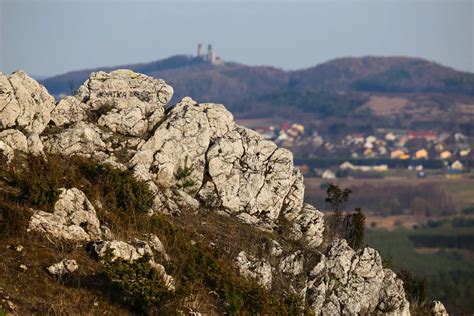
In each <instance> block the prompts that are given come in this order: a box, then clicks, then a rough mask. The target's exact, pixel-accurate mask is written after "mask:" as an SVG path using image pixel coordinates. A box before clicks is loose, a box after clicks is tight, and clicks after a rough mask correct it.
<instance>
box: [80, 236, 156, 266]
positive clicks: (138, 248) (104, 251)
mask: <svg viewBox="0 0 474 316" xmlns="http://www.w3.org/2000/svg"><path fill="white" fill-rule="evenodd" d="M89 248H90V251H91V252H92V254H93V255H94V256H96V257H97V258H99V259H103V258H105V257H106V256H107V255H108V254H109V253H110V255H111V256H112V257H111V258H109V259H110V260H111V261H115V260H117V259H123V260H127V261H132V260H137V259H139V258H141V257H143V256H144V255H149V256H150V257H153V251H152V250H151V248H150V246H149V245H148V243H147V242H145V241H143V240H137V239H135V240H134V241H132V242H130V243H126V242H124V241H120V240H111V241H103V240H101V241H97V242H94V243H92V244H91V245H90V247H89Z"/></svg>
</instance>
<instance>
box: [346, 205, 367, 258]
mask: <svg viewBox="0 0 474 316" xmlns="http://www.w3.org/2000/svg"><path fill="white" fill-rule="evenodd" d="M343 227H344V229H345V231H344V238H345V239H346V240H347V242H348V243H349V246H351V247H352V248H353V249H359V248H361V247H362V246H363V245H364V236H365V215H364V213H363V212H362V209H361V208H359V207H358V208H356V209H355V213H353V214H348V215H347V216H346V218H345V225H343Z"/></svg>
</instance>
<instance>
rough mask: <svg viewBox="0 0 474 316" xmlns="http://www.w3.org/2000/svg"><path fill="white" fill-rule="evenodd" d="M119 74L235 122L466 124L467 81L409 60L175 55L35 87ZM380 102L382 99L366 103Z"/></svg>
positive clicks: (471, 110) (471, 108)
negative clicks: (161, 82)
mask: <svg viewBox="0 0 474 316" xmlns="http://www.w3.org/2000/svg"><path fill="white" fill-rule="evenodd" d="M119 68H128V69H132V70H134V71H137V72H140V73H144V74H146V75H149V76H152V77H155V78H163V79H165V80H166V81H167V82H168V83H170V84H171V85H172V86H173V87H174V90H175V97H174V99H173V100H172V102H175V101H177V100H178V99H180V98H181V97H183V96H191V97H193V98H194V99H196V100H198V101H199V102H208V101H209V102H210V101H212V102H221V103H224V104H226V106H227V107H229V108H230V109H231V110H232V112H233V113H235V114H236V115H237V116H238V117H246V118H251V117H270V116H280V117H286V118H288V119H293V120H305V119H321V118H334V119H336V120H337V119H339V120H340V119H341V118H344V117H349V116H350V117H351V118H352V119H357V117H360V118H361V120H364V117H365V119H366V117H367V115H377V113H390V115H391V116H390V117H388V118H387V117H385V119H387V120H390V122H391V123H390V124H399V123H400V122H399V121H400V120H402V123H403V124H405V123H406V124H408V125H409V124H414V122H418V121H423V122H424V123H423V124H425V123H426V122H427V121H428V125H429V124H430V123H429V122H431V123H433V124H438V123H439V122H440V121H441V122H445V123H446V124H448V125H449V124H451V125H452V123H453V122H452V120H453V117H452V116H449V117H446V116H443V115H442V112H444V111H450V112H451V113H457V114H459V115H458V116H460V120H461V121H463V120H464V123H466V122H467V123H469V122H472V119H473V118H474V117H473V115H474V74H472V73H467V72H460V71H456V70H454V69H452V68H449V67H445V66H442V65H440V64H437V63H434V62H429V61H427V60H423V59H419V58H410V57H347V58H338V59H334V60H331V61H328V62H325V63H322V64H319V65H317V66H314V67H311V68H307V69H302V70H296V71H284V70H282V69H278V68H274V67H268V66H246V65H242V64H238V63H225V64H224V65H222V66H215V65H211V64H209V63H207V62H205V61H203V60H201V59H199V58H196V57H192V56H185V55H177V56H173V57H170V58H167V59H163V60H159V61H155V62H150V63H142V64H130V65H119V66H115V67H100V68H97V69H87V70H80V71H73V72H68V73H65V74H62V75H58V76H54V77H51V78H48V79H45V80H42V81H41V83H42V84H44V85H45V86H46V87H47V88H48V90H49V91H50V92H51V93H52V94H54V95H56V96H59V95H61V94H71V93H72V92H73V91H74V89H75V88H77V87H78V86H79V85H80V84H82V83H83V82H84V81H85V80H86V79H87V77H88V76H89V74H90V73H91V72H93V71H97V70H104V71H110V70H113V69H119ZM380 95H383V96H384V98H385V99H384V98H377V99H371V97H372V96H380ZM387 97H389V98H395V97H396V98H397V100H403V101H401V103H402V104H406V105H407V106H406V107H398V108H397V109H396V111H383V110H380V108H383V107H386V106H387V104H391V103H393V102H387V103H383V102H382V103H381V102H380V100H388V99H386V98H387ZM374 100H375V101H374ZM389 101H390V100H389ZM464 114H466V115H467V116H464ZM466 120H467V121H466ZM395 121H397V122H399V123H396V122H395ZM448 121H449V122H448ZM436 122H438V123H436ZM346 123H347V122H346ZM461 123H462V122H461ZM383 124H387V122H385V121H384V123H383ZM425 125H426V124H425Z"/></svg>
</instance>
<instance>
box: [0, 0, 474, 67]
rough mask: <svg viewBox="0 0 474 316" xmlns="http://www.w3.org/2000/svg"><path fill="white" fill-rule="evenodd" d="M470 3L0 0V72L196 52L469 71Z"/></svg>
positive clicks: (244, 59)
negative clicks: (411, 61)
mask: <svg viewBox="0 0 474 316" xmlns="http://www.w3.org/2000/svg"><path fill="white" fill-rule="evenodd" d="M473 16H474V0H444V1H413V0H412V1H408V0H393V1H384V0H373V1H368V0H366V1H348V0H347V1H343V0H332V1H317V0H313V1H297V0H296V1H295V0H293V1H278V0H271V1H270V0H257V1H238V0H234V1H224V0H221V1H209V0H207V1H206V0H194V1H184V0H181V1H179V0H173V1H158V0H157V1H132V0H130V1H112V0H105V1H104V0H102V1H97V0H94V1H77V0H64V1H58V0H54V1H53V0H44V1H39V0H38V1H34V0H30V1H27V0H0V30H1V31H0V71H3V72H6V73H9V72H11V71H13V70H15V69H24V70H26V71H27V72H29V73H30V74H33V75H53V74H58V73H63V72H66V71H69V70H75V69H82V68H90V67H97V66H112V65H120V64H127V63H135V62H147V61H153V60H157V59H162V58H165V57H169V56H171V55H174V54H195V51H196V44H197V43H198V42H202V43H204V44H207V43H212V44H213V45H214V47H215V49H216V51H217V54H218V55H219V56H221V57H222V58H223V59H224V60H228V61H237V62H241V63H245V64H251V65H261V64H265V65H272V66H276V67H281V68H285V69H298V68H304V67H309V66H313V65H315V64H317V63H321V62H324V61H327V60H329V59H333V58H336V57H343V56H363V55H406V56H417V57H423V58H426V59H429V60H432V61H437V62H440V63H442V64H445V65H448V66H451V67H454V68H456V69H459V70H466V71H471V72H474V38H473V36H474V20H473Z"/></svg>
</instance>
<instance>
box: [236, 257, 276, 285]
mask: <svg viewBox="0 0 474 316" xmlns="http://www.w3.org/2000/svg"><path fill="white" fill-rule="evenodd" d="M235 265H236V266H237V268H238V269H239V271H240V274H241V275H242V276H244V277H247V278H252V279H254V280H256V281H257V283H258V284H260V285H261V286H263V287H265V288H267V289H271V287H272V267H271V266H270V264H269V263H268V262H267V261H266V260H258V259H255V258H253V257H252V256H249V255H247V254H246V253H245V251H241V252H240V253H239V254H238V256H237V258H236V260H235Z"/></svg>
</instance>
